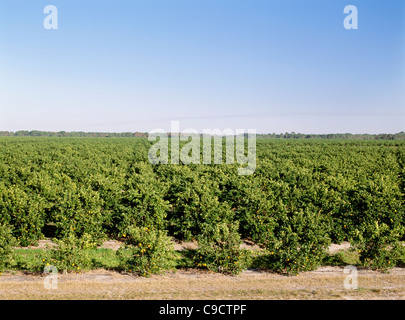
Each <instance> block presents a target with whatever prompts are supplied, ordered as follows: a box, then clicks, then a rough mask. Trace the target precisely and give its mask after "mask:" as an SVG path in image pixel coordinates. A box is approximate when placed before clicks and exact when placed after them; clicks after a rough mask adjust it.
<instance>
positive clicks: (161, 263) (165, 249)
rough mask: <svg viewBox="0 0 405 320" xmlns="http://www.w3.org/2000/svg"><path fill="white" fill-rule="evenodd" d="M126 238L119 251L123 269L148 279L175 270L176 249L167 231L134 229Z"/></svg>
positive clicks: (143, 228)
mask: <svg viewBox="0 0 405 320" xmlns="http://www.w3.org/2000/svg"><path fill="white" fill-rule="evenodd" d="M124 236H125V239H126V240H125V245H124V246H123V247H121V248H120V249H118V251H117V256H118V257H119V260H120V267H121V269H123V270H125V271H128V272H131V273H135V274H137V275H140V276H146V277H148V276H150V275H152V274H159V273H162V272H163V271H167V270H171V269H173V268H174V266H175V263H174V247H173V244H172V243H171V238H170V237H168V236H167V234H166V232H165V231H162V230H150V229H148V228H147V227H133V228H130V229H128V233H127V234H125V235H124Z"/></svg>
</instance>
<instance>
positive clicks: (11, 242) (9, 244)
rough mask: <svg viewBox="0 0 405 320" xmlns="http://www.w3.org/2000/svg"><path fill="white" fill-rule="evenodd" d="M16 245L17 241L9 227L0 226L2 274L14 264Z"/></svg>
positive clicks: (0, 270)
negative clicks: (14, 248) (14, 247)
mask: <svg viewBox="0 0 405 320" xmlns="http://www.w3.org/2000/svg"><path fill="white" fill-rule="evenodd" d="M15 245H16V241H15V239H14V237H13V236H12V234H11V231H10V229H9V228H8V226H6V225H2V224H0V273H1V272H3V271H4V270H5V269H7V268H8V267H10V265H11V263H12V262H13V260H14V254H13V246H15Z"/></svg>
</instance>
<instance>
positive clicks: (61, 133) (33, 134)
mask: <svg viewBox="0 0 405 320" xmlns="http://www.w3.org/2000/svg"><path fill="white" fill-rule="evenodd" d="M0 136H10V137H147V136H148V133H147V132H119V133H117V132H83V131H72V132H67V131H58V132H52V131H39V130H32V131H28V130H20V131H16V132H12V131H0Z"/></svg>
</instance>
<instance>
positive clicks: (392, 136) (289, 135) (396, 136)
mask: <svg viewBox="0 0 405 320" xmlns="http://www.w3.org/2000/svg"><path fill="white" fill-rule="evenodd" d="M0 136H10V137H148V133H147V132H84V131H72V132H67V131H58V132H53V131H39V130H32V131H28V130H20V131H16V132H12V131H0ZM257 138H262V139H357V140H405V132H404V131H401V132H398V133H380V134H366V133H365V134H353V133H328V134H305V133H295V132H285V133H279V134H278V133H266V134H257Z"/></svg>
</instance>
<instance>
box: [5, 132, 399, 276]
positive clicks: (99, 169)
mask: <svg viewBox="0 0 405 320" xmlns="http://www.w3.org/2000/svg"><path fill="white" fill-rule="evenodd" d="M151 144H152V142H149V141H148V140H147V139H146V138H57V137H0V177H1V180H0V258H1V259H0V271H1V270H7V269H8V268H10V267H11V266H13V265H14V266H15V265H16V261H17V260H18V259H19V261H20V265H23V263H21V253H18V250H16V249H13V248H14V247H16V246H28V245H33V244H35V243H36V242H37V241H38V240H40V239H44V238H52V239H54V242H55V243H57V244H58V248H57V249H52V250H47V251H44V252H42V253H41V254H40V255H38V258H37V260H36V262H35V263H34V262H32V261H31V260H29V261H30V263H28V264H26V266H25V268H27V265H31V266H32V269H33V271H37V270H41V268H42V269H43V267H44V266H45V265H47V264H48V265H55V266H57V267H58V269H59V270H61V269H67V270H68V271H77V270H81V269H84V268H86V266H88V265H89V261H94V258H93V259H91V256H93V257H94V253H91V252H92V251H91V250H95V249H94V248H95V247H96V246H97V245H99V244H100V243H101V242H102V241H103V240H106V239H117V240H120V241H122V242H124V243H125V246H123V247H122V248H121V249H119V250H118V251H117V252H116V253H114V255H115V256H114V257H109V258H108V259H110V260H108V261H114V263H113V265H114V268H117V269H120V270H126V271H128V272H134V273H136V274H140V275H150V274H155V273H159V272H161V271H164V270H168V269H170V268H175V267H176V265H178V264H179V262H178V261H179V257H178V254H177V253H176V252H175V251H174V250H173V248H172V246H171V242H172V240H173V238H174V239H177V240H183V241H195V242H197V243H198V249H196V250H194V251H192V252H191V253H190V256H188V257H187V265H188V266H189V267H194V268H202V269H209V270H212V271H215V272H223V273H231V274H237V273H239V272H240V271H242V270H244V269H246V268H247V267H249V266H252V261H253V260H254V259H255V258H254V257H252V253H251V252H250V251H249V250H245V249H241V248H240V244H241V241H242V239H243V240H249V241H251V242H252V243H254V244H256V245H258V246H260V247H261V248H262V249H263V251H262V254H261V260H260V267H262V268H268V269H269V270H274V271H276V272H282V273H293V274H294V273H295V274H296V273H299V272H301V271H306V270H314V269H316V268H317V267H318V266H319V265H320V264H322V262H323V261H325V257H326V256H327V254H326V249H327V248H328V246H329V245H330V243H337V244H338V243H341V242H342V241H349V242H350V243H351V244H352V246H353V248H354V249H353V250H355V253H356V255H358V261H359V264H361V265H363V266H365V267H369V268H373V269H379V270H380V269H381V270H386V269H389V268H391V267H394V266H401V265H403V263H404V249H403V248H404V247H403V241H404V240H405V238H404V226H405V212H404V208H405V206H404V195H405V191H404V188H405V169H404V164H405V141H400V140H390V141H388V140H317V139H301V140H294V139H260V138H258V139H257V164H256V170H255V172H254V174H252V175H249V176H239V175H238V174H237V169H238V168H239V167H240V166H239V165H238V164H232V165H231V164H210V165H202V164H201V165H196V164H192V165H183V164H179V165H170V164H169V165H163V164H157V165H152V164H151V163H150V162H149V160H148V150H149V148H150V146H151ZM224 152H225V148H224ZM89 252H90V253H89ZM111 254H112V253H109V255H111ZM30 259H31V258H30ZM106 263H107V264H108V262H106ZM256 263H258V262H257V261H256ZM102 264H103V263H102V262H100V265H102Z"/></svg>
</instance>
